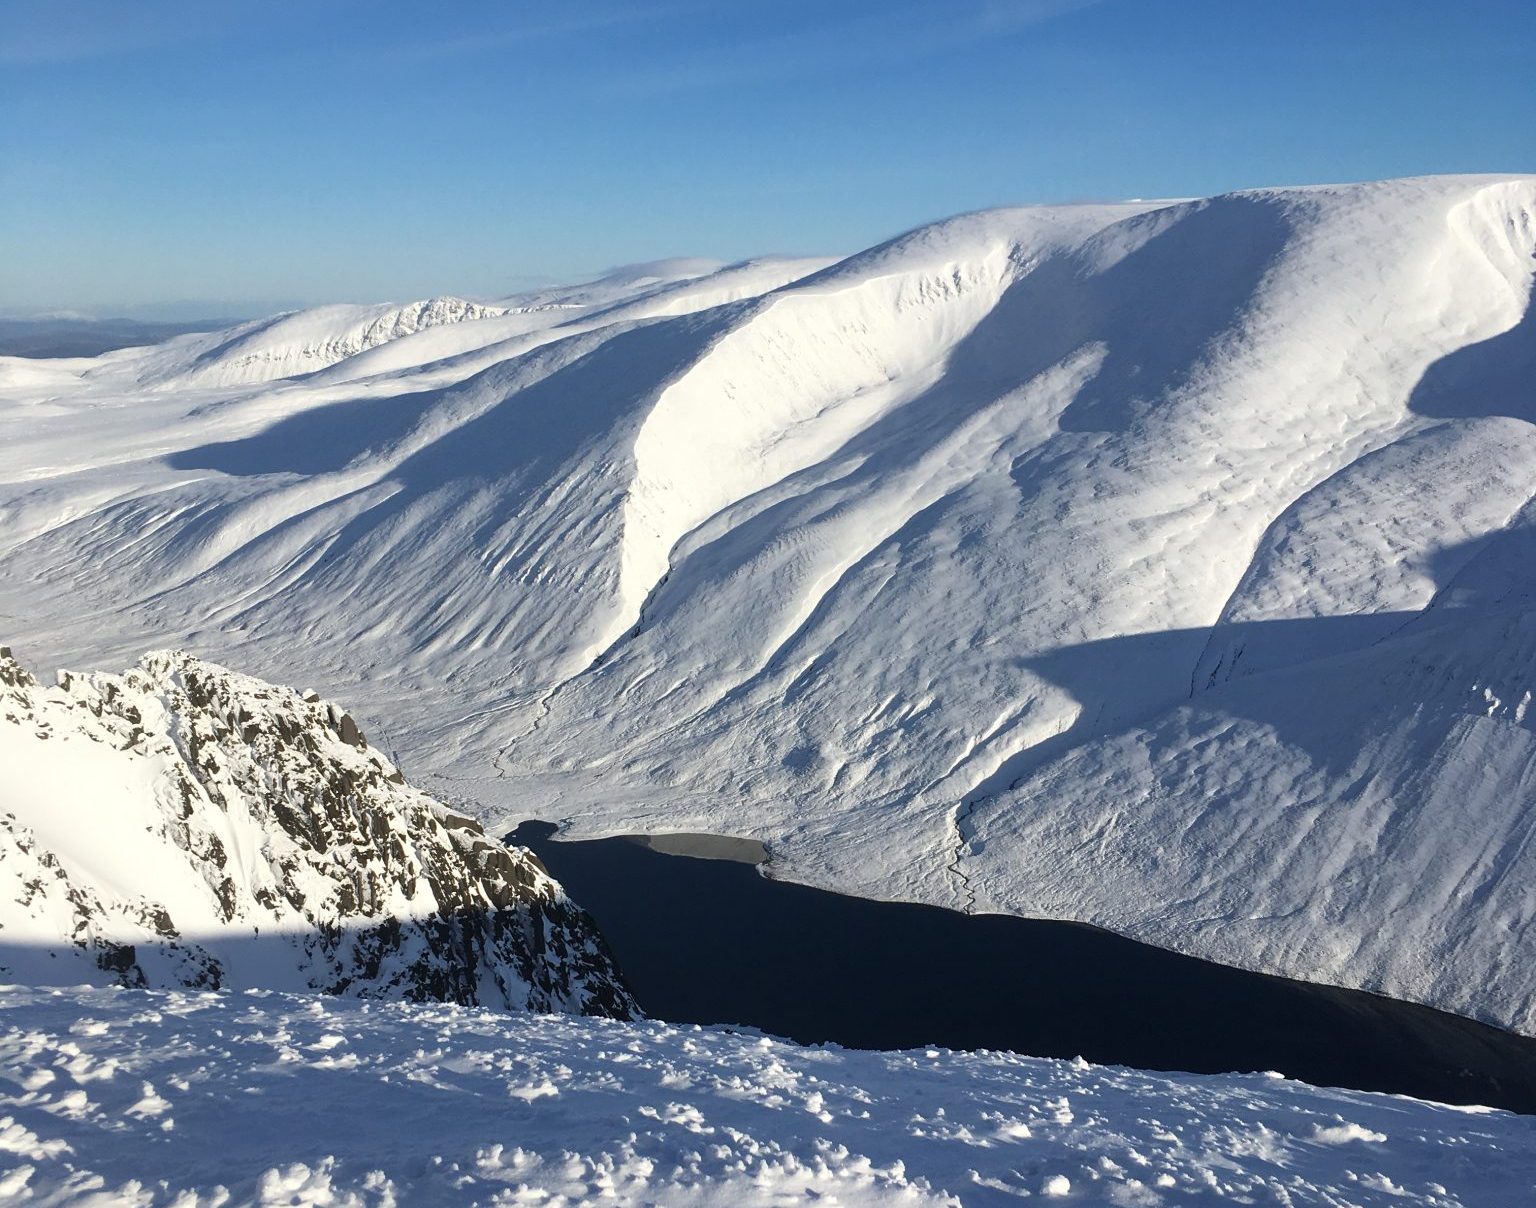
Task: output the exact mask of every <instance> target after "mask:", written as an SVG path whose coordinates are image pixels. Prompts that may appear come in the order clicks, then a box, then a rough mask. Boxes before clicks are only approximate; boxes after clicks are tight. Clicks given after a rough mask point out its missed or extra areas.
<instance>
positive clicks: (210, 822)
mask: <svg viewBox="0 0 1536 1208" xmlns="http://www.w3.org/2000/svg"><path fill="white" fill-rule="evenodd" d="M0 974H3V975H4V976H5V977H6V978H7V979H8V980H13V981H23V982H27V983H37V984H44V985H60V984H65V985H68V984H73V983H78V982H84V981H94V982H98V983H106V984H112V983H116V984H119V985H124V986H145V985H149V986H192V987H200V988H210V989H217V988H220V987H224V986H236V987H238V986H262V987H271V986H277V987H281V988H292V989H316V990H324V991H327V992H330V993H335V994H351V995H361V996H363V997H406V998H413V999H435V1000H447V1001H454V1002H463V1003H473V1004H482V1005H486V1006H495V1007H503V1008H508V1007H510V1008H514V1009H525V1008H531V1009H535V1010H541V1011H556V1010H560V1011H579V1012H588V1013H603V1014H617V1015H620V1016H623V1017H627V1016H629V1015H630V1014H631V1013H633V1011H634V1003H633V1001H632V1000H631V998H630V996H629V993H628V991H627V990H626V989H625V988H624V985H623V982H622V980H621V978H620V977H619V975H618V972H617V970H616V968H615V967H614V965H613V963H612V960H611V958H610V957H609V956H608V953H607V949H606V947H605V946H604V945H603V942H602V939H601V937H600V936H599V935H598V934H597V929H596V927H595V925H594V924H593V923H592V921H591V919H590V918H589V917H588V916H587V915H586V914H585V913H584V912H582V911H581V910H580V909H579V908H578V907H577V906H575V905H574V904H573V903H572V902H571V901H570V900H569V899H568V898H567V897H566V896H565V894H564V893H563V892H562V890H561V889H560V887H559V885H558V884H556V883H555V882H554V881H553V880H552V879H551V878H550V877H549V875H548V874H547V873H546V872H545V871H544V868H543V866H542V865H541V864H540V863H539V861H538V860H537V858H535V857H534V856H533V855H532V853H530V852H528V851H527V850H526V849H523V848H506V847H504V846H503V845H502V844H500V843H498V842H496V841H495V840H494V839H491V838H489V837H488V836H486V835H485V833H484V832H483V831H482V830H481V829H480V827H479V825H478V824H476V823H475V822H474V821H473V820H471V819H469V818H465V817H463V816H461V815H458V814H455V813H453V812H451V811H449V810H447V809H445V808H444V807H443V806H441V805H439V804H438V803H437V802H435V801H433V800H432V799H431V798H429V797H427V796H425V795H424V794H422V793H419V792H417V791H416V790H414V789H412V788H410V787H409V786H407V785H406V784H405V783H404V780H403V778H402V777H401V775H400V773H399V772H397V771H396V770H395V768H394V767H393V765H391V764H390V762H389V761H388V760H387V759H385V758H384V757H383V756H382V755H380V754H379V753H378V752H377V751H376V750H374V749H372V748H370V747H369V745H368V742H367V739H366V738H365V737H364V736H363V735H362V733H361V732H360V731H359V730H358V728H357V724H356V722H354V721H353V720H352V718H351V717H350V716H349V715H347V714H346V713H343V712H342V711H341V710H339V709H337V708H336V707H335V706H334V705H328V704H326V703H325V702H323V701H321V700H320V699H319V698H318V697H317V696H315V695H314V694H309V695H307V696H303V697H301V696H300V695H299V693H297V692H295V691H293V690H292V689H289V688H277V687H274V686H272V685H270V684H266V683H263V682H262V681H260V680H255V679H252V678H250V677H248V676H243V675H237V674H234V673H233V672H230V671H226V670H224V669H223V668H222V667H216V666H213V665H212V664H210V663H204V662H201V661H199V660H197V659H194V658H191V657H190V656H188V655H184V654H178V653H157V654H151V655H147V656H145V658H144V659H143V660H142V661H141V662H140V663H139V665H138V666H137V667H136V668H134V669H133V670H131V671H129V672H128V673H127V674H126V675H121V676H115V675H92V676H76V675H71V674H69V673H65V672H61V673H60V675H59V683H58V686H57V687H55V688H44V687H42V686H41V685H40V684H39V683H38V682H37V681H36V679H34V678H33V677H32V676H31V675H30V674H29V673H28V672H26V671H25V670H23V669H22V668H21V667H20V666H18V665H17V663H16V662H15V660H14V659H12V658H11V657H10V654H9V652H8V651H6V650H5V649H4V648H0Z"/></svg>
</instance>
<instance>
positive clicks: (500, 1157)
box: [0, 989, 1536, 1208]
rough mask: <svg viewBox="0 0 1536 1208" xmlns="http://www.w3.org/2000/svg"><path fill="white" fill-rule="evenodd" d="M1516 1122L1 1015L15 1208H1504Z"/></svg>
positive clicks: (1526, 1145)
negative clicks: (1217, 1207)
mask: <svg viewBox="0 0 1536 1208" xmlns="http://www.w3.org/2000/svg"><path fill="white" fill-rule="evenodd" d="M1533 1191H1536V1118H1533V1117H1530V1116H1517V1115H1511V1114H1510V1113H1507V1112H1500V1111H1488V1110H1485V1109H1478V1108H1452V1107H1441V1106H1438V1105H1435V1104H1431V1103H1424V1102H1420V1101H1417V1100H1413V1099H1406V1098H1401V1097H1394V1096H1386V1095H1372V1094H1366V1093H1363V1092H1351V1091H1339V1090H1320V1089H1318V1088H1315V1087H1310V1086H1306V1085H1304V1084H1302V1083H1297V1082H1289V1081H1286V1080H1285V1079H1283V1078H1280V1077H1278V1076H1276V1075H1264V1074H1246V1075H1226V1076H1219V1077H1210V1076H1206V1077H1201V1076H1199V1075H1193V1074H1155V1073H1143V1072H1140V1071H1135V1070H1125V1069H1115V1068H1107V1067H1099V1066H1092V1065H1089V1064H1087V1063H1086V1062H1080V1061H1078V1062H1074V1061H1046V1060H1040V1059H1036V1058H1029V1057H1020V1056H1016V1055H1014V1054H1010V1053H952V1052H949V1051H947V1050H939V1049H929V1050H922V1049H918V1050H913V1051H910V1052H902V1053H871V1052H856V1051H845V1050H840V1049H836V1048H798V1047H796V1046H794V1045H789V1044H783V1043H779V1042H776V1041H772V1040H768V1039H762V1038H758V1037H754V1036H750V1035H745V1036H744V1035H737V1034H730V1033H726V1032H721V1031H716V1030H712V1029H701V1028H678V1027H670V1026H667V1025H664V1024H659V1023H640V1024H634V1023H616V1022H612V1021H608V1020H584V1019H571V1018H568V1017H560V1016H542V1017H540V1016H533V1015H526V1014H524V1015H509V1014H500V1015H498V1014H492V1013H489V1012H484V1011H477V1010H472V1009H465V1008H462V1007H455V1006H439V1005H411V1004H402V1003H368V1004H355V1003H346V1002H340V1001H336V1000H329V1001H326V1000H320V999H314V998H310V999H304V998H299V997H293V996H288V995H282V994H244V995H240V994H231V995H225V994H196V993H186V992H181V993H154V992H143V991H103V990H95V991H89V990H87V991H81V990H70V991H58V992H55V993H52V994H50V993H48V992H46V991H39V990H22V989H8V990H0V1198H3V1199H4V1200H5V1202H7V1203H15V1204H29V1203H32V1204H59V1203H103V1204H104V1203H112V1204H129V1205H143V1206H146V1208H147V1206H149V1205H162V1204H182V1205H192V1204H231V1205H245V1204H308V1205H331V1204H334V1205H350V1206H353V1208H385V1206H387V1205H392V1204H402V1205H405V1204H434V1205H461V1204H462V1205H471V1204H484V1205H492V1204H543V1205H549V1206H551V1208H562V1206H568V1205H579V1204H592V1203H615V1204H665V1205H674V1204H676V1205H721V1206H722V1208H757V1206H766V1205H788V1204H804V1203H807V1202H811V1203H818V1204H841V1205H848V1206H850V1208H852V1206H862V1205H874V1204H881V1205H885V1204H902V1205H946V1206H951V1208H954V1206H958V1205H988V1204H1016V1203H1019V1202H1024V1203H1035V1202H1036V1200H1035V1199H1034V1198H1032V1197H1037V1196H1038V1197H1043V1198H1044V1199H1045V1200H1046V1201H1047V1202H1050V1203H1058V1202H1059V1203H1063V1204H1083V1205H1087V1204H1092V1205H1116V1206H1121V1205H1123V1206H1126V1208H1158V1206H1159V1205H1167V1206H1170V1208H1171V1206H1174V1205H1184V1204H1228V1203H1230V1204H1234V1205H1236V1204H1275V1205H1292V1206H1293V1208H1303V1206H1309V1208H1311V1206H1315V1208H1324V1206H1338V1208H1342V1206H1344V1205H1353V1206H1357V1208H1366V1206H1374V1205H1383V1206H1385V1205H1392V1206H1394V1208H1404V1206H1406V1205H1425V1206H1432V1208H1503V1206H1509V1208H1513V1206H1514V1205H1520V1204H1527V1203H1529V1202H1530V1200H1531V1196H1532V1194H1533Z"/></svg>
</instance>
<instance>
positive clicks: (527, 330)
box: [0, 176, 1536, 1032]
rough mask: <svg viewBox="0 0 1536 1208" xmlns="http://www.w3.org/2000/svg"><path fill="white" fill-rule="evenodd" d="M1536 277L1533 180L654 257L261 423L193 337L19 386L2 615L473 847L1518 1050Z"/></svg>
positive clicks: (65, 368)
mask: <svg viewBox="0 0 1536 1208" xmlns="http://www.w3.org/2000/svg"><path fill="white" fill-rule="evenodd" d="M1533 250H1536V177H1527V176H1521V177H1497V178H1496V177H1437V178H1421V179H1412V180H1402V181H1387V182H1380V183H1370V184H1360V185H1341V186H1333V187H1313V188H1295V189H1264V190H1256V191H1249V192H1243V193H1235V194H1231V195H1227V196H1222V197H1216V198H1209V199H1202V200H1191V201H1179V202H1136V203H1128V204H1124V205H1095V206H1072V207H1058V208H1046V209H1020V210H999V211H991V212H986V213H981V214H973V215H967V216H963V217H960V218H955V219H951V220H948V221H945V222H941V223H937V224H934V225H932V226H929V227H925V228H922V229H920V230H917V231H914V232H911V233H910V234H908V235H905V236H902V237H901V238H898V239H895V240H893V241H891V242H889V243H887V244H884V245H881V246H879V247H877V248H873V249H870V250H868V251H865V252H862V253H859V254H857V255H854V256H851V257H849V258H847V259H845V260H842V261H839V262H837V263H835V264H831V265H827V264H824V263H822V262H810V261H804V262H802V261H783V260H774V261H762V262H754V263H752V264H747V265H739V266H732V267H728V268H722V269H714V270H711V268H710V267H709V266H706V265H697V264H689V265H686V266H672V267H669V266H665V265H663V266H656V267H655V268H653V269H650V270H646V271H641V272H639V273H636V274H627V275H626V274H620V275H618V276H617V277H616V278H614V279H611V280H609V281H608V282H606V283H599V284H597V285H588V286H581V287H573V289H572V290H570V291H559V290H551V291H543V292H542V293H541V294H540V295H539V296H538V297H537V298H536V299H532V300H523V301H521V302H519V301H517V300H509V301H507V302H505V303H502V304H498V305H505V306H506V307H507V313H504V314H501V315H497V316H487V317H481V318H472V317H467V318H465V319H464V320H463V321H461V322H457V323H451V324H445V325H442V326H439V327H434V328H428V329H425V330H419V331H416V332H415V333H414V334H410V335H404V336H401V337H400V338H397V339H392V340H389V341H388V342H386V343H383V344H380V345H378V346H376V347H373V348H371V349H369V350H367V351H362V352H359V353H358V354H357V355H354V356H351V357H348V358H346V359H344V360H341V361H339V362H337V363H335V364H332V365H329V366H328V367H326V368H323V369H319V371H318V372H310V373H306V374H305V375H304V376H299V377H292V378H286V379H282V380H277V381H270V382H252V381H249V380H244V379H241V380H236V379H237V378H239V373H237V372H236V371H235V368H234V366H233V365H232V364H231V365H230V366H227V367H226V368H229V370H230V373H231V374H233V376H229V377H225V376H221V374H222V373H223V371H222V370H221V369H220V365H221V364H222V362H221V361H220V360H219V358H218V357H217V356H215V357H213V358H212V359H211V360H205V361H201V362H199V360H198V358H199V357H201V356H203V354H204V352H205V351H207V350H208V349H210V348H213V347H217V346H220V345H219V341H220V340H222V341H224V342H228V341H230V340H231V339H233V338H235V337H232V336H231V335H229V334H228V333H226V334H225V335H224V336H223V337H187V338H186V340H185V341H172V342H170V343H168V344H166V345H164V346H162V347H160V348H158V349H152V350H125V351H123V352H119V353H112V354H108V355H107V356H104V357H102V358H99V359H97V360H95V361H62V362H54V363H48V362H43V363H37V362H21V361H17V360H4V359H0V398H3V400H4V401H3V405H0V560H3V566H4V569H5V573H4V575H3V576H0V621H3V622H4V624H5V625H6V627H7V629H8V630H9V631H10V632H11V633H13V634H15V635H16V639H17V640H18V641H24V642H25V643H26V646H27V648H28V650H31V651H36V652H37V654H38V655H39V656H42V657H47V658H48V659H49V660H50V661H54V662H60V663H65V664H68V665H107V664H110V663H112V662H114V661H116V660H121V659H124V658H126V657H129V656H130V655H131V654H133V653H135V652H136V651H137V650H140V649H143V648H145V647H146V646H152V645H164V644H174V645H185V646H188V647H189V648H192V649H196V650H198V651H199V652H202V653H206V654H208V655H209V656H210V657H219V658H222V659H225V660H227V661H230V662H234V663H237V664H238V665H240V666H245V667H249V668H251V669H252V670H254V671H256V672H258V673H260V674H263V675H268V676H271V677H274V678H280V679H285V680H293V679H296V678H301V677H302V678H304V679H306V680H310V681H313V682H318V683H320V684H321V685H322V686H323V687H324V688H325V689H326V691H327V692H328V693H331V694H333V695H337V696H340V697H343V698H345V699H348V700H349V701H352V702H354V704H355V706H356V707H357V709H358V712H359V715H360V716H362V717H363V718H364V719H365V720H366V722H367V724H368V726H369V728H370V729H371V730H374V731H375V732H378V731H380V730H381V728H382V730H383V731H387V732H388V734H389V736H390V739H391V741H392V743H393V745H394V746H395V747H396V748H398V750H400V751H401V752H402V753H403V754H404V755H405V756H406V757H408V758H409V760H410V763H411V766H412V768H413V770H414V769H418V768H419V769H421V770H422V772H423V774H428V775H429V779H428V780H425V781H424V782H423V783H427V784H435V785H441V786H442V792H443V793H445V794H448V793H451V795H452V796H453V797H454V799H455V800H459V799H470V800H473V801H476V802H478V803H479V804H478V806H477V809H478V810H479V811H480V812H481V813H482V815H483V817H484V818H485V819H486V820H487V821H489V822H494V823H496V824H498V825H499V824H501V823H503V822H506V821H515V820H520V819H521V818H523V817H526V816H528V815H529V814H530V813H539V814H542V815H543V816H546V817H551V818H559V819H562V820H565V821H567V822H568V823H569V824H570V826H571V828H572V829H573V830H574V831H576V832H577V833H583V834H597V833H602V832H605V831H606V832H611V831H616V830H629V831H633V830H690V831H712V832H718V833H727V834H738V835H746V836H751V837H754V838H759V839H763V840H765V841H767V842H768V843H769V845H770V846H771V848H772V850H773V853H774V869H775V873H776V875H782V876H789V877H796V878H801V879H805V880H809V881H813V882H815V883H818V884H822V885H827V886H831V887H835V888H840V889H844V890H848V891H852V892H858V893H864V894H870V895H876V896H886V897H904V898H914V899H920V900H924V901H930V902H936V903H940V904H946V905H952V906H957V907H961V908H982V909H1003V910H1009V911H1018V912H1021V913H1032V914H1044V915H1048V916H1052V917H1058V918H1071V919H1081V920H1084V921H1088V922H1094V923H1099V924H1102V925H1105V926H1109V927H1112V928H1114V929H1116V930H1119V931H1121V932H1124V933H1127V934H1129V935H1132V936H1135V937H1137V938H1142V939H1149V940H1153V941H1155V942H1157V943H1161V944H1165V945H1167V946H1169V947H1173V948H1177V949H1181V950H1183V951H1187V952H1191V953H1194V954H1196V955H1203V956H1211V957H1215V958H1218V959H1222V960H1225V961H1229V962H1232V963H1235V964H1240V965H1246V966H1250V967H1255V968H1259V969H1263V970H1266V971H1271V972H1280V973H1285V974H1289V975H1292V976H1297V977H1303V978H1313V979H1320V980H1325V981H1331V982H1337V983H1340V984H1345V985H1351V986H1360V987H1365V988H1369V989H1377V990H1382V991H1385V992H1387V993H1391V994H1394V995H1397V996H1400V997H1404V998H1411V999H1416V1000H1419V1001H1423V1002H1427V1003H1430V1004H1432V1005H1435V1006H1440V1007H1444V1008H1448V1009H1451V1010H1456V1011H1460V1012H1463V1013H1466V1014H1469V1015H1473V1016H1476V1017H1478V1018H1481V1019H1485V1020H1489V1021H1493V1022H1497V1023H1501V1024H1503V1025H1505V1026H1509V1027H1513V1028H1517V1029H1520V1030H1522V1031H1526V1032H1536V965H1533V964H1532V963H1531V962H1528V961H1517V960H1511V959H1509V953H1510V952H1512V951H1516V950H1519V949H1521V948H1522V947H1528V946H1529V944H1530V942H1531V940H1532V938H1533V935H1532V926H1533V923H1532V920H1533V918H1536V865H1533V860H1536V854H1533V853H1536V844H1533V843H1532V842H1531V841H1530V838H1531V830H1532V828H1533V827H1536V809H1532V808H1531V806H1532V790H1533V784H1532V777H1533V775H1536V773H1533V772H1531V771H1530V769H1531V767H1533V766H1536V764H1533V763H1532V755H1533V753H1536V748H1533V747H1532V746H1531V744H1532V742H1533V737H1532V728H1533V727H1536V715H1528V708H1527V703H1526V702H1527V699H1528V693H1530V692H1532V691H1536V688H1533V686H1532V685H1533V681H1536V662H1533V659H1536V644H1533V643H1532V641H1531V640H1530V636H1529V633H1528V629H1529V625H1528V622H1527V619H1526V613H1527V611H1528V609H1527V608H1526V604H1525V601H1526V598H1527V595H1528V593H1529V592H1530V590H1531V588H1532V585H1533V584H1532V576H1533V575H1536V571H1533V570H1532V569H1531V568H1532V567H1533V566H1536V563H1533V562H1532V560H1531V559H1530V558H1529V557H1528V556H1527V555H1526V552H1525V551H1526V550H1527V547H1528V545H1529V543H1530V542H1531V541H1532V540H1533V535H1536V512H1533V511H1532V510H1531V507H1530V506H1529V505H1530V501H1531V498H1532V485H1531V484H1532V483H1533V482H1536V394H1533V389H1536V387H1533V383H1536V374H1533V372H1532V369H1533V364H1536V325H1533V320H1532V317H1531V316H1532V313H1533V311H1532V309H1531V302H1530V299H1531V276H1532V267H1533V260H1532V254H1533ZM301 318H302V317H301ZM290 321H292V322H300V319H294V320H285V322H290ZM302 325H304V326H305V327H306V334H305V336H304V339H303V341H302V345H303V346H304V347H320V348H323V347H330V346H332V342H333V341H342V342H345V341H346V340H349V339H352V336H351V335H350V334H349V333H352V332H353V331H354V330H355V325H356V316H353V315H348V316H345V317H338V318H337V319H336V320H335V323H334V324H332V320H331V319H330V318H327V317H325V312H315V313H314V314H312V315H310V316H309V317H307V318H302ZM311 325H312V327H313V330H310V326H311ZM239 338H241V339H243V338H244V337H243V336H242V337H239ZM262 338H265V337H262ZM194 340H203V341H212V343H209V344H206V345H204V344H198V345H196V347H195V348H194V346H193V343H192V341H194ZM348 346H350V345H348ZM248 352H249V350H247V351H246V352H242V353H241V354H240V355H242V356H245V355H248ZM173 362H174V363H173ZM284 363H285V364H286V362H284ZM305 367H306V368H309V367H310V366H309V364H308V362H306V364H305ZM240 372H243V370H241V371H240ZM433 777H435V779H433ZM530 803H537V804H536V805H531V804H530Z"/></svg>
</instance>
